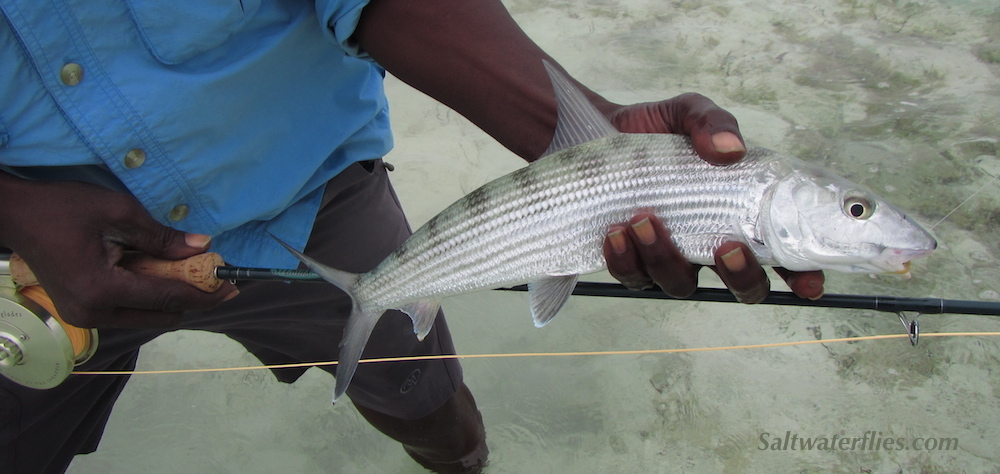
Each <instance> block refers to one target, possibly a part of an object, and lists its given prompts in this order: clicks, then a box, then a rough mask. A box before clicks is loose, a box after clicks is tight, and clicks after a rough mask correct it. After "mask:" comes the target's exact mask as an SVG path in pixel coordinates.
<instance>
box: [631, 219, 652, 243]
mask: <svg viewBox="0 0 1000 474" xmlns="http://www.w3.org/2000/svg"><path fill="white" fill-rule="evenodd" d="M632 230H634V231H635V235H636V236H637V237H639V241H640V242H642V243H643V245H653V244H654V243H655V242H656V230H654V229H653V224H652V223H650V222H649V218H648V217H647V218H645V219H643V220H641V221H639V222H636V223H635V224H632Z"/></svg>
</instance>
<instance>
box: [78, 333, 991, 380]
mask: <svg viewBox="0 0 1000 474" xmlns="http://www.w3.org/2000/svg"><path fill="white" fill-rule="evenodd" d="M977 336H978V337H989V336H1000V332H939V333H921V334H920V337H921V338H925V337H977ZM908 337H909V336H908V335H906V334H886V335H878V336H859V337H839V338H834V339H817V340H812V341H791V342H775V343H768V344H748V345H736V346H720V347H690V348H683V349H640V350H629V351H582V352H520V353H507V354H464V355H461V354H460V355H436V356H409V357H386V358H379V359H362V360H361V363H362V364H365V363H376V362H399V361H413V360H437V359H502V358H514V357H584V356H611V355H647V354H681V353H689V352H715V351H732V350H741V349H768V348H774V347H789V346H804V345H809V344H830V343H837V342H858V341H877V340H883V339H901V338H908ZM328 365H337V362H336V361H329V362H303V363H297V364H278V365H258V366H247V367H217V368H207V369H173V370H132V371H92V372H91V371H74V372H73V374H75V375H154V374H194V373H206V372H236V371H246V370H262V369H287V368H295V367H319V366H328Z"/></svg>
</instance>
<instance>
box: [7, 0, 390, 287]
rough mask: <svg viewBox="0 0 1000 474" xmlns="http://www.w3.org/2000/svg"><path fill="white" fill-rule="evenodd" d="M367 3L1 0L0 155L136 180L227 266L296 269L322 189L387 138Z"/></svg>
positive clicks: (106, 180) (85, 176)
mask: <svg viewBox="0 0 1000 474" xmlns="http://www.w3.org/2000/svg"><path fill="white" fill-rule="evenodd" d="M366 4H367V0H316V1H315V2H311V1H305V0H300V1H296V0H284V1H282V0H242V1H236V0H192V1H162V0H0V12H2V15H3V21H2V22H0V165H2V166H3V168H2V169H4V170H6V171H8V172H13V173H15V174H19V175H21V176H25V177H32V178H41V179H79V180H87V181H91V182H98V183H101V184H104V185H106V186H110V187H117V188H120V189H123V190H128V191H129V192H131V193H132V194H133V195H135V197H136V198H137V199H138V200H139V201H140V202H141V203H142V205H143V206H145V207H146V209H148V210H149V212H150V214H151V215H152V216H153V218H155V219H157V220H158V221H160V222H162V223H164V224H166V225H169V226H172V227H175V228H177V229H180V230H183V231H187V232H197V233H203V234H210V235H212V236H214V239H213V250H215V251H218V252H220V253H221V254H222V255H223V257H224V258H225V259H226V260H227V261H228V262H230V263H233V264H238V265H252V266H263V267H285V268H293V267H294V266H295V264H296V263H297V262H296V260H295V259H294V258H293V257H291V256H290V255H289V254H288V253H287V252H286V251H285V250H283V249H282V248H280V247H279V246H278V245H277V244H276V243H275V242H274V241H273V239H271V238H270V237H269V236H268V233H271V234H274V235H275V236H278V237H280V238H281V239H283V240H285V241H287V242H289V243H291V244H293V245H294V246H297V247H299V248H302V247H304V246H305V243H306V240H307V238H308V235H309V232H310V231H311V229H312V225H313V222H314V218H315V215H316V212H317V210H318V207H319V203H320V200H321V198H322V190H323V185H324V184H325V183H326V181H328V180H329V179H330V178H332V177H333V176H335V175H336V174H337V173H339V172H340V171H341V170H343V169H344V168H345V167H347V166H348V165H349V164H351V163H353V162H356V161H363V160H370V159H375V158H380V157H382V156H383V155H384V154H385V153H386V152H388V151H389V149H390V148H391V147H392V139H391V135H390V132H389V121H388V111H387V105H386V99H385V94H384V91H383V89H382V81H383V75H384V71H383V70H382V69H381V68H380V67H379V66H377V65H376V64H375V63H373V62H371V61H370V60H367V59H365V58H364V57H363V56H364V55H363V53H360V52H359V51H358V49H357V46H356V45H354V44H352V43H351V40H350V38H351V35H352V34H353V32H354V30H355V28H356V26H357V22H358V19H359V17H360V14H361V9H362V8H363V7H364V6H365V5H366Z"/></svg>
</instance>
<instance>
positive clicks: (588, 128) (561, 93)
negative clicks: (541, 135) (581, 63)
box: [542, 59, 620, 156]
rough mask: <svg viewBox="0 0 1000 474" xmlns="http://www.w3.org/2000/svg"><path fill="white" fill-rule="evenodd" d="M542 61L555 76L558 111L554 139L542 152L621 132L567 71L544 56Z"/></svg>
mask: <svg viewBox="0 0 1000 474" xmlns="http://www.w3.org/2000/svg"><path fill="white" fill-rule="evenodd" d="M542 63H543V64H544V65H545V70H546V71H548V73H549V78H550V79H552V87H553V89H555V92H556V105H557V107H558V114H559V116H558V120H557V122H556V133H555V135H553V137H552V143H551V144H549V148H548V149H547V150H545V153H544V154H542V156H545V155H551V154H553V153H555V152H557V151H559V150H562V149H565V148H569V147H572V146H576V145H579V144H581V143H586V142H589V141H591V140H595V139H598V138H604V137H610V136H613V135H617V134H619V133H620V132H619V131H618V130H617V129H616V128H615V127H614V126H613V125H611V122H608V119H607V118H605V117H604V114H602V113H601V112H600V111H598V110H597V107H594V104H591V103H590V101H589V100H587V97H586V96H584V95H583V92H580V89H578V88H577V87H576V86H575V85H574V84H573V83H572V82H571V81H570V80H569V78H567V77H566V75H565V74H563V73H562V72H561V71H560V70H559V69H557V68H556V67H555V66H553V65H552V63H550V62H548V61H546V60H544V59H543V60H542Z"/></svg>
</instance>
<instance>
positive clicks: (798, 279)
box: [774, 267, 826, 300]
mask: <svg viewBox="0 0 1000 474" xmlns="http://www.w3.org/2000/svg"><path fill="white" fill-rule="evenodd" d="M774 271H775V273H777V274H778V275H780V276H781V278H782V279H783V280H785V284H786V285H788V288H790V289H791V290H792V293H795V294H796V295H798V296H799V297H802V298H808V299H810V300H818V299H820V297H822V296H823V292H824V291H825V290H824V289H823V284H824V283H825V282H826V275H824V274H823V272H822V271H820V270H816V271H811V272H793V271H791V270H786V269H784V268H780V267H774Z"/></svg>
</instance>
